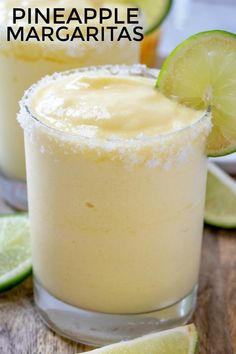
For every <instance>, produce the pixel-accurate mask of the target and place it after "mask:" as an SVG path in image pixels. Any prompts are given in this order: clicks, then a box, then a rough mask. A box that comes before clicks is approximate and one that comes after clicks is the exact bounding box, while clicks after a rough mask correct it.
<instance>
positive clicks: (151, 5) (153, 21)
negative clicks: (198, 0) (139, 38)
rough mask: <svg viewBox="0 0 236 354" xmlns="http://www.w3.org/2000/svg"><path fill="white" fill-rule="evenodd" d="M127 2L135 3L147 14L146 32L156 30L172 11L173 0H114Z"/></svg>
mask: <svg viewBox="0 0 236 354" xmlns="http://www.w3.org/2000/svg"><path fill="white" fill-rule="evenodd" d="M114 1H115V2H121V3H125V4H134V5H135V6H137V7H139V8H140V9H141V10H142V11H143V13H144V16H145V19H146V21H147V26H146V28H145V34H146V35H147V34H149V33H152V32H154V31H155V30H156V29H157V28H158V27H160V25H161V24H162V22H163V21H164V20H165V18H166V16H167V15H168V13H169V12H170V9H171V6H172V3H173V0H114Z"/></svg>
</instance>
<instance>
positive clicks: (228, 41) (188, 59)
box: [157, 30, 236, 156]
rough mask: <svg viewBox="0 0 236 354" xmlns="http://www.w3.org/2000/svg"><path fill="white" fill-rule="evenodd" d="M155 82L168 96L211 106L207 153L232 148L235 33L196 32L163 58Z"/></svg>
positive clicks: (235, 103) (235, 139)
mask: <svg viewBox="0 0 236 354" xmlns="http://www.w3.org/2000/svg"><path fill="white" fill-rule="evenodd" d="M157 86H158V87H159V89H160V91H161V92H162V93H164V94H165V95H166V96H168V97H172V98H176V99H178V101H180V102H181V103H183V104H185V105H187V106H190V107H192V108H196V109H201V110H203V109H207V108H208V107H209V106H210V107H211V110H212V122H213V128H212V132H211V134H210V136H209V138H208V142H207V154H208V155H209V156H222V155H226V154H229V153H231V152H233V151H235V150H236V35H235V34H232V33H229V32H225V31H218V30H216V31H208V32H202V33H198V34H196V35H194V36H192V37H190V38H189V39H187V40H186V41H184V42H183V43H181V44H180V45H179V46H178V47H177V48H176V49H175V50H174V51H173V52H172V53H171V54H170V56H169V57H168V58H167V60H166V62H165V63H164V65H163V68H162V69H161V72H160V75H159V77H158V81H157Z"/></svg>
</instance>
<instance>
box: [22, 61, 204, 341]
mask: <svg viewBox="0 0 236 354" xmlns="http://www.w3.org/2000/svg"><path fill="white" fill-rule="evenodd" d="M91 71H92V72H93V74H94V75H95V76H96V73H100V72H101V71H102V72H105V73H106V74H109V75H113V76H117V75H118V76H119V75H122V76H127V77H133V76H138V77H149V78H156V76H157V71H156V70H151V69H146V67H144V66H141V65H137V66H120V67H119V66H108V67H102V68H101V67H100V68H97V69H96V68H90V69H81V70H80V71H79V70H78V71H77V72H78V73H81V72H83V75H86V73H87V72H91ZM73 73H75V72H73ZM71 74H72V73H70V72H67V73H62V74H59V75H58V74H57V75H54V76H52V77H50V78H46V79H45V80H43V81H41V82H40V83H38V84H37V85H35V86H34V87H33V88H31V89H30V90H29V91H28V92H27V93H26V94H25V97H24V99H23V100H22V103H21V113H20V115H19V121H20V123H21V126H22V127H23V128H24V134H25V145H26V162H27V180H28V193H29V212H30V225H31V233H32V251H33V269H34V285H35V302H36V305H37V307H38V309H39V311H40V313H41V315H42V317H43V319H44V321H45V322H46V323H47V324H48V325H49V326H50V327H51V328H53V329H55V330H56V331H57V332H59V333H61V334H63V335H65V336H67V337H70V338H72V339H74V340H76V341H81V342H84V343H89V344H94V345H102V344H107V343H111V342H116V341H119V340H122V339H128V338H133V337H136V336H139V335H143V334H145V333H149V332H151V331H154V330H162V329H165V328H169V327H172V326H176V325H179V324H183V323H185V322H187V321H188V320H189V319H190V318H191V316H192V313H193V310H194V308H195V305H196V296H197V283H198V274H199V263H200V251H201V240H202V228H203V213H204V201H205V187H206V176H207V158H206V156H205V143H206V137H207V135H208V133H209V131H210V128H211V122H210V113H209V112H206V113H205V114H204V115H202V116H201V117H200V119H199V120H197V121H196V122H195V123H193V124H190V125H187V126H186V127H185V128H183V129H181V130H179V131H175V132H172V133H169V134H164V135H158V136H153V137H149V138H142V136H139V137H137V138H136V139H130V140H128V141H127V140H125V141H124V140H122V139H121V140H120V139H118V140H116V139H111V140H110V139H108V140H107V141H105V143H104V145H102V144H100V143H99V141H96V139H95V140H94V139H93V138H89V137H83V136H80V135H78V134H72V133H68V132H67V133H66V132H65V131H61V130H60V129H59V128H58V129H57V128H55V127H54V128H52V127H50V126H48V125H46V124H45V123H42V122H41V121H40V120H39V119H38V118H37V117H36V116H33V115H32V113H31V108H30V102H31V100H32V97H34V94H35V92H37V89H39V88H40V87H43V85H44V84H46V83H48V82H52V83H53V82H55V83H56V82H57V80H59V79H60V78H61V77H64V76H68V75H71ZM124 100H125V94H124ZM84 109H85V111H86V107H84ZM117 112H119V107H117ZM117 112H116V113H117ZM143 119H145V117H143Z"/></svg>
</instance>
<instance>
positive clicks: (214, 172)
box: [205, 163, 236, 229]
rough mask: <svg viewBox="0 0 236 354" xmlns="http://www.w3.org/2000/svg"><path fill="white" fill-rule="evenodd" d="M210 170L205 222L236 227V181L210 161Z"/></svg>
mask: <svg viewBox="0 0 236 354" xmlns="http://www.w3.org/2000/svg"><path fill="white" fill-rule="evenodd" d="M208 171H209V172H208V180H207V192H206V205H205V222H206V223H207V224H209V225H212V226H217V227H222V228H229V229H230V228H236V182H235V180H234V179H233V178H231V177H230V176H229V175H228V174H227V173H225V172H224V171H223V170H222V169H221V168H220V167H218V166H217V165H215V164H213V163H209V166H208Z"/></svg>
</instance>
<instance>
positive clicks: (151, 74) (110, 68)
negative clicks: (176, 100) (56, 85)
mask: <svg viewBox="0 0 236 354" xmlns="http://www.w3.org/2000/svg"><path fill="white" fill-rule="evenodd" d="M99 71H102V72H104V73H105V74H107V73H108V74H111V75H114V76H115V75H119V74H121V73H122V75H127V76H134V77H135V76H143V77H146V78H152V79H157V77H158V75H159V72H160V70H158V69H151V68H148V67H147V66H146V65H143V64H134V65H100V66H89V67H83V68H78V69H73V70H66V71H62V72H60V73H57V72H56V73H54V74H52V75H47V76H45V77H43V78H42V79H40V80H39V81H37V82H36V83H35V84H33V85H32V86H30V87H29V89H28V90H26V91H25V93H24V95H23V97H22V99H21V100H20V102H19V104H20V113H19V114H18V117H17V119H18V121H19V123H20V125H21V127H22V128H23V130H25V129H27V127H26V125H25V124H24V122H25V121H26V120H25V114H27V115H28V117H27V118H30V120H32V121H33V122H35V123H36V124H38V125H40V126H42V127H43V128H46V129H47V130H49V131H50V132H51V133H53V134H54V135H55V134H56V135H59V136H61V137H64V138H67V139H68V138H69V137H71V138H73V141H75V140H78V142H82V140H85V141H87V142H89V141H97V142H100V141H102V142H104V143H106V142H113V143H122V142H123V143H127V142H128V143H131V144H135V143H139V144H140V143H145V142H146V143H147V142H148V143H150V142H157V141H158V140H163V139H168V138H171V137H173V136H175V135H179V134H181V133H184V132H186V131H190V130H192V129H194V128H195V127H197V126H198V125H199V124H201V123H203V122H204V121H205V120H207V119H209V120H210V118H211V108H210V107H208V109H207V110H206V111H205V112H204V114H203V115H201V116H200V118H199V119H197V120H196V121H195V122H193V123H191V124H189V125H187V126H185V127H183V128H181V129H178V130H175V131H173V132H170V133H163V134H160V133H159V134H155V135H152V136H147V135H144V134H143V133H142V132H141V133H140V134H138V135H137V136H136V137H132V138H125V137H117V138H114V136H112V137H111V136H110V137H109V136H108V137H105V138H99V137H86V136H83V135H80V134H77V133H72V132H65V131H62V130H60V129H57V128H55V127H52V126H50V125H48V124H46V123H45V122H42V121H41V120H40V119H39V118H37V117H36V116H35V115H33V114H32V113H31V111H30V108H29V103H30V99H31V97H32V96H33V94H34V93H35V92H36V91H37V89H38V88H40V87H42V86H43V85H44V84H46V83H48V82H50V81H53V80H55V81H56V80H57V79H58V78H63V77H64V76H68V75H73V74H76V73H84V72H89V73H92V72H95V73H96V72H99ZM196 112H197V111H196ZM209 123H211V120H210V122H209ZM208 126H209V128H210V124H208ZM141 135H142V136H141ZM75 138H77V139H75ZM74 139H75V140H74Z"/></svg>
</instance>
